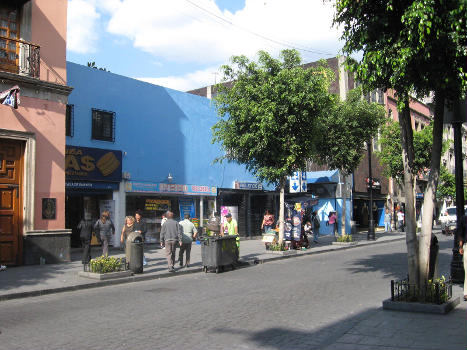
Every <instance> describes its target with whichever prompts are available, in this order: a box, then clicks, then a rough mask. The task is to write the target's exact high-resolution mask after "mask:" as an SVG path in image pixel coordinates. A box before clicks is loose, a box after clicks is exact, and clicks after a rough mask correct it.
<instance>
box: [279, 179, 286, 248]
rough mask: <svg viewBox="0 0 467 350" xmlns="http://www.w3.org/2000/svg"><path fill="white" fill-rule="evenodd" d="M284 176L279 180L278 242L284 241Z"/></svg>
mask: <svg viewBox="0 0 467 350" xmlns="http://www.w3.org/2000/svg"><path fill="white" fill-rule="evenodd" d="M285 181H286V180H285V178H284V179H282V180H281V181H280V184H279V186H280V196H279V244H282V242H283V241H284V209H285Z"/></svg>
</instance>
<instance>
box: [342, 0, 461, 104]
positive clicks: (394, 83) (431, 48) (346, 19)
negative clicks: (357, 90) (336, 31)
mask: <svg viewBox="0 0 467 350" xmlns="http://www.w3.org/2000/svg"><path fill="white" fill-rule="evenodd" d="M335 7H336V14H335V17H334V22H335V23H336V24H343V26H344V27H343V35H342V39H343V40H344V41H345V45H344V48H343V51H344V52H345V53H347V54H352V53H354V52H359V51H363V52H364V55H363V59H362V61H361V62H357V61H349V66H350V68H351V69H352V70H353V71H355V72H356V73H357V76H358V78H359V79H360V80H361V81H362V82H364V83H365V86H366V87H368V88H370V89H371V88H375V87H382V88H394V89H396V91H397V92H398V93H399V94H404V93H409V92H413V93H416V94H418V95H419V96H425V95H427V94H428V93H429V92H430V91H436V90H442V91H444V93H445V97H446V98H450V99H451V100H454V101H456V100H457V99H458V98H459V97H460V94H461V92H462V91H465V88H466V85H467V52H466V46H467V39H466V37H467V36H466V31H467V29H466V28H467V26H466V23H465V22H466V18H467V2H466V1H465V0H457V1H455V0H452V1H444V0H397V1H394V0H389V1H374V0H360V1H354V0H337V1H336V5H335Z"/></svg>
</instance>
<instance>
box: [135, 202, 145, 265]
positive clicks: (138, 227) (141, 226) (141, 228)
mask: <svg viewBox="0 0 467 350" xmlns="http://www.w3.org/2000/svg"><path fill="white" fill-rule="evenodd" d="M134 225H135V232H139V233H141V237H142V238H143V244H144V242H145V241H146V232H147V226H146V221H145V220H144V219H143V215H142V214H141V211H139V210H137V211H136V213H135V224H134ZM143 252H144V246H143ZM147 264H148V263H147V261H146V257H145V256H144V253H143V266H146V265H147Z"/></svg>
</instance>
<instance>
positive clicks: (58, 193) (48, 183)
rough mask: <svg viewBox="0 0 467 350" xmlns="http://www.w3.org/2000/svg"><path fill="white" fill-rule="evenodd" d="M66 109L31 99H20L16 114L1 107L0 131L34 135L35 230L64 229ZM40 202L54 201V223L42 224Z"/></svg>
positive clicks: (45, 221) (60, 104)
mask: <svg viewBox="0 0 467 350" xmlns="http://www.w3.org/2000/svg"><path fill="white" fill-rule="evenodd" d="M65 108H66V106H65V104H62V103H58V102H52V101H45V100H40V99H36V98H30V97H22V98H21V104H20V106H19V107H18V109H17V110H15V109H13V108H11V107H9V106H3V105H0V117H1V122H0V127H1V128H2V129H6V130H15V131H24V132H30V133H34V135H35V139H36V149H35V183H34V189H35V191H34V197H35V198H34V213H35V215H34V224H33V226H34V229H35V230H46V229H63V228H64V227H65V216H64V214H65V170H64V169H65V157H64V153H65V132H64V130H65V118H64V115H65ZM26 176H27V174H26ZM42 198H57V218H56V220H42V213H41V208H42Z"/></svg>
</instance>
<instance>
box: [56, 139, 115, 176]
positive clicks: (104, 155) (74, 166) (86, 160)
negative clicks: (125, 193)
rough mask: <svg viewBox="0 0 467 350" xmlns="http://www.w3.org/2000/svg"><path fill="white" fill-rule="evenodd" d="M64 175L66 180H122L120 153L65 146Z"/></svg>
mask: <svg viewBox="0 0 467 350" xmlns="http://www.w3.org/2000/svg"><path fill="white" fill-rule="evenodd" d="M65 174H66V179H67V180H78V181H80V180H81V181H83V180H84V181H111V182H120V181H121V180H122V152H121V151H116V150H109V149H101V148H90V147H77V146H66V150H65Z"/></svg>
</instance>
